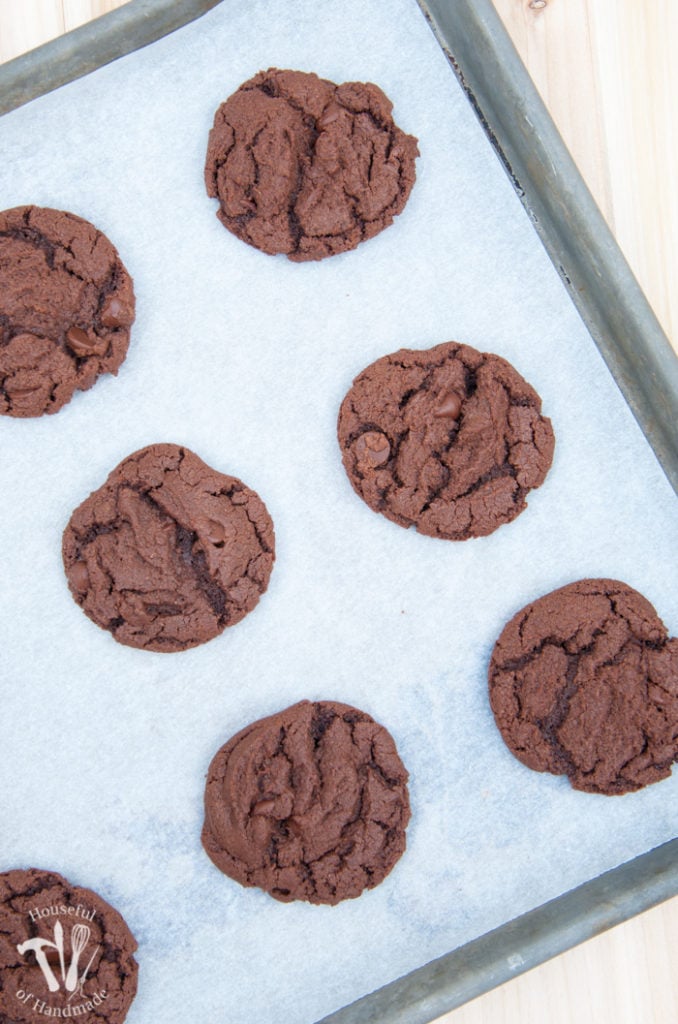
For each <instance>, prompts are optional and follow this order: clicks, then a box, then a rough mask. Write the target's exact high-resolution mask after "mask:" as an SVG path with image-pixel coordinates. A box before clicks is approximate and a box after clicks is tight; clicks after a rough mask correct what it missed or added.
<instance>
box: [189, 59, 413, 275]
mask: <svg viewBox="0 0 678 1024" xmlns="http://www.w3.org/2000/svg"><path fill="white" fill-rule="evenodd" d="M391 110H392V104H391V103H390V101H389V100H388V99H387V98H386V96H385V95H384V93H383V92H382V91H381V89H379V88H377V86H376V85H372V84H370V83H363V82H346V83H344V85H335V84H334V83H333V82H328V81H325V79H322V78H318V76H317V75H314V74H308V73H306V72H303V71H279V70H277V69H276V68H270V69H269V70H268V71H260V72H259V74H258V75H255V76H254V78H251V79H250V80H249V81H248V82H245V83H244V84H243V85H241V86H240V88H239V89H238V90H237V92H235V93H234V94H233V95H232V96H231V97H230V98H229V99H227V100H226V102H225V103H222V105H221V106H220V107H219V109H218V110H217V113H216V115H215V118H214V127H213V128H212V130H211V132H210V136H209V142H208V147H207V161H206V164H205V182H206V185H207V194H208V195H209V196H211V197H212V198H216V199H218V200H219V211H218V214H217V216H218V217H219V220H220V221H221V223H222V224H223V225H224V226H225V227H227V228H228V230H229V231H232V232H233V234H234V235H237V236H238V238H241V239H242V240H243V241H244V242H248V243H249V244H250V245H253V246H255V247H256V248H257V249H261V250H262V251H263V252H267V253H271V254H275V253H284V254H285V255H286V256H288V257H289V259H291V260H296V261H302V260H320V259H323V258H324V257H325V256H333V255H334V254H335V253H340V252H345V251H346V250H348V249H355V247H356V246H357V245H358V243H359V242H362V241H364V240H365V239H367V238H372V237H373V236H374V235H376V234H378V233H379V232H380V231H382V230H383V229H384V228H385V227H388V225H389V224H390V223H391V222H392V220H393V218H394V217H395V216H396V214H398V213H400V212H401V210H402V209H403V207H404V206H405V203H406V202H407V198H408V196H409V194H410V191H411V189H412V186H413V184H414V179H415V167H414V161H415V158H416V157H417V156H418V152H419V151H418V149H417V140H416V139H415V138H413V137H412V136H411V135H406V134H405V133H404V132H402V131H401V130H400V128H398V127H397V125H395V124H394V122H393V118H392V117H391Z"/></svg>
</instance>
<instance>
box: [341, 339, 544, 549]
mask: <svg viewBox="0 0 678 1024" xmlns="http://www.w3.org/2000/svg"><path fill="white" fill-rule="evenodd" d="M338 434H339V444H340V446H341V454H342V459H343V463H344V468H345V469H346V472H347V473H348V478H349V480H350V481H351V485H352V486H353V489H354V490H355V491H356V492H357V493H358V494H359V495H360V497H361V498H362V499H363V501H365V502H367V504H368V505H369V506H370V508H371V509H373V510H374V511H375V512H381V514H382V515H384V516H386V518H387V519H390V520H392V521H393V522H394V523H398V524H399V525H400V526H415V527H416V528H417V530H418V532H419V533H424V534H426V535H427V536H429V537H443V538H445V539H446V540H467V539H468V538H469V537H482V536H484V535H485V534H488V533H492V531H493V530H496V529H497V527H498V526H501V524H502V523H509V522H510V521H511V520H512V519H515V518H516V516H517V515H519V514H520V513H521V512H522V511H523V509H524V508H525V507H526V501H525V495H526V494H527V492H528V491H529V490H531V489H532V488H533V487H539V485H540V484H542V483H543V482H544V478H545V477H546V474H547V472H548V470H549V467H550V465H551V461H552V458H553V446H554V438H553V430H552V429H551V421H550V420H549V419H547V418H546V417H545V416H542V415H541V399H540V398H539V395H538V394H537V393H536V391H535V390H534V389H533V388H531V387H530V385H529V384H527V383H526V381H524V380H523V378H522V377H521V376H520V374H519V373H518V372H517V371H516V370H514V369H513V367H512V366H511V365H510V364H509V363H507V362H506V360H505V359H501V358H500V357H499V356H495V355H491V354H488V353H483V352H477V351H476V350H475V349H474V348H470V347H469V346H468V345H460V344H458V343H457V342H452V341H451V342H447V343H445V344H442V345H436V346H435V348H431V349H425V350H423V351H418V350H413V349H400V351H399V352H394V353H393V354H392V355H388V356H384V357H383V358H382V359H378V360H377V361H376V362H375V363H372V364H371V365H370V366H368V367H367V369H365V370H363V372H362V373H361V374H359V375H358V376H357V377H356V379H355V380H354V381H353V385H352V387H351V389H350V391H349V392H348V394H347V395H346V397H345V398H344V401H343V403H342V406H341V410H340V412H339V424H338Z"/></svg>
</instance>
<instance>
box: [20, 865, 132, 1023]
mask: <svg viewBox="0 0 678 1024" xmlns="http://www.w3.org/2000/svg"><path fill="white" fill-rule="evenodd" d="M136 948H137V943H136V941H135V939H134V936H133V935H132V933H131V932H130V930H129V928H128V927H127V925H126V924H125V922H124V921H123V919H122V917H121V916H120V914H119V913H118V911H117V910H114V909H113V907H111V906H109V904H108V903H106V902H105V901H104V900H102V898H101V897H100V896H97V894H96V893H94V892H92V891H91V890H90V889H82V888H80V887H79V886H77V885H72V884H71V883H70V882H67V881H66V879H65V878H62V876H61V875H57V874H56V873H55V872H53V871H42V870H39V869H37V868H29V869H28V870H26V871H19V870H16V871H6V872H4V873H3V874H0V1021H2V1022H3V1024H30V1022H33V1021H35V1022H38V1021H43V1020H44V1019H45V1017H50V1018H52V1017H59V1018H63V1017H66V1018H68V1019H71V1018H72V1019H73V1020H79V1021H83V1022H84V1024H87V1022H91V1024H95V1022H96V1024H122V1022H123V1021H124V1020H125V1018H126V1016H127V1011H128V1010H129V1008H130V1005H131V1003H132V1000H133V999H134V996H135V995H136V991H137V963H136V960H135V959H134V952H135V950H136Z"/></svg>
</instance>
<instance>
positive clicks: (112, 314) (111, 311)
mask: <svg viewBox="0 0 678 1024" xmlns="http://www.w3.org/2000/svg"><path fill="white" fill-rule="evenodd" d="M125 313H126V310H125V307H124V306H123V304H122V302H121V301H120V299H117V298H116V297H115V295H109V296H108V298H107V299H106V301H105V302H104V304H103V306H102V308H101V313H100V316H99V319H100V320H101V322H102V324H103V325H104V327H122V326H123V324H125V323H126V322H127V320H128V319H129V317H128V316H126V315H125Z"/></svg>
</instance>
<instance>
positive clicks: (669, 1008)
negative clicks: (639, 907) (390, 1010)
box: [436, 897, 678, 1024]
mask: <svg viewBox="0 0 678 1024" xmlns="http://www.w3.org/2000/svg"><path fill="white" fill-rule="evenodd" d="M677 949H678V897H676V898H675V899H672V900H669V901H668V902H667V903H663V904H661V905H660V906H659V907H655V908H654V909H653V910H648V911H646V913H644V914H640V915H639V916H638V917H635V918H633V920H632V921H628V922H626V923H625V924H623V925H619V926H618V927H617V928H613V929H612V930H611V931H609V932H606V933H605V934H604V935H600V936H598V937H597V938H595V939H591V940H589V941H588V942H584V943H582V945H580V946H577V947H576V948H575V949H572V950H570V951H569V952H567V953H563V954H562V955H561V956H559V957H556V958H555V959H554V960H550V961H549V962H548V963H545V964H542V965H541V966H540V967H537V968H535V969H534V970H532V971H529V972H528V973H527V974H523V975H521V976H520V977H519V978H516V979H514V980H513V981H508V982H506V984H505V985H502V986H501V987H500V988H497V989H494V990H493V991H492V992H488V993H487V994H486V995H484V996H480V997H479V998H478V999H474V1000H473V1002H471V1003H467V1004H466V1005H465V1006H461V1007H460V1008H459V1009H458V1010H453V1011H452V1012H451V1013H447V1014H445V1015H444V1016H443V1017H439V1018H438V1020H437V1021H436V1024H547V1022H548V1024H575V1022H576V1024H674V1022H676V1021H678V971H676V950H677Z"/></svg>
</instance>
